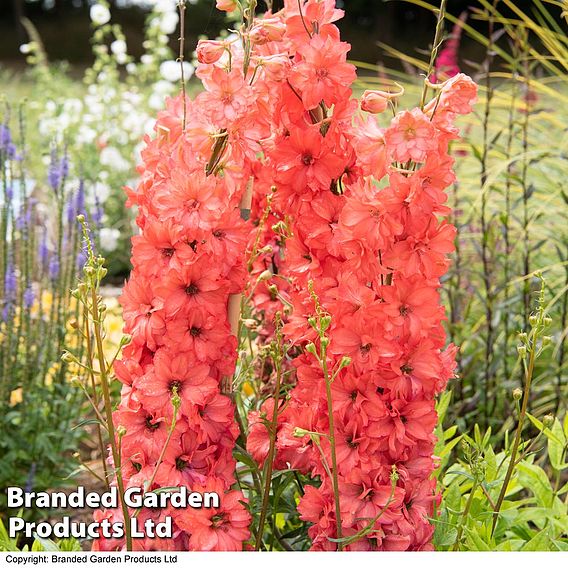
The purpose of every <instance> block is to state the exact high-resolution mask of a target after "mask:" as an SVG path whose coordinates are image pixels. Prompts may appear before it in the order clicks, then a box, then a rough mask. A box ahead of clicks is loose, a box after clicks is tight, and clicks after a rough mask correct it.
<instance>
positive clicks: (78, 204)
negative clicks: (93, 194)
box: [75, 178, 85, 215]
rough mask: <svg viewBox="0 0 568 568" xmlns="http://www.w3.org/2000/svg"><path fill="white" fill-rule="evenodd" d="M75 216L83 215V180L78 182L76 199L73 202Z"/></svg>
mask: <svg viewBox="0 0 568 568" xmlns="http://www.w3.org/2000/svg"><path fill="white" fill-rule="evenodd" d="M75 212H76V215H81V214H83V215H84V214H85V180H84V179H82V178H81V179H80V180H79V189H78V190H77V197H76V201H75Z"/></svg>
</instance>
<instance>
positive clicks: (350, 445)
mask: <svg viewBox="0 0 568 568" xmlns="http://www.w3.org/2000/svg"><path fill="white" fill-rule="evenodd" d="M345 442H346V443H347V445H348V446H349V447H350V448H356V447H357V446H358V445H359V444H358V443H357V442H354V441H353V438H347V440H345Z"/></svg>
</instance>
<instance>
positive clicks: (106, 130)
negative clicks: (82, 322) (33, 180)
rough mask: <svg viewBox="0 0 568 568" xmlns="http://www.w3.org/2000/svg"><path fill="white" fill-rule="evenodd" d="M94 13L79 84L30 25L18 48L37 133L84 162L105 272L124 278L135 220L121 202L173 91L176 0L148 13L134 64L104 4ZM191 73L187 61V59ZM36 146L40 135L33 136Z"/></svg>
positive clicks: (83, 172) (176, 71)
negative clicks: (87, 62)
mask: <svg viewBox="0 0 568 568" xmlns="http://www.w3.org/2000/svg"><path fill="white" fill-rule="evenodd" d="M96 7H98V8H99V10H95V11H94V12H93V10H91V20H92V28H93V35H92V38H91V42H92V46H93V54H94V56H95V60H94V63H93V65H92V66H91V67H89V68H87V69H86V71H85V73H84V77H83V81H82V84H80V85H78V84H76V83H74V82H73V81H72V80H71V73H70V71H69V70H68V69H66V67H65V65H59V66H54V65H49V64H48V62H47V58H46V56H45V54H44V52H43V47H42V44H41V38H40V37H39V35H38V34H37V32H35V31H34V29H33V27H31V24H28V26H27V27H28V28H30V31H29V33H30V35H31V41H30V42H29V43H27V44H24V45H23V46H22V47H21V49H22V51H23V52H24V53H25V54H26V57H27V61H28V64H29V65H30V70H29V76H30V79H31V80H32V81H33V89H32V90H31V92H28V93H26V96H27V97H29V107H30V110H31V112H32V114H31V115H30V120H32V119H33V121H34V122H35V123H37V125H38V129H37V130H38V132H39V133H40V134H41V135H42V136H44V137H50V138H54V139H56V140H57V141H58V142H59V143H60V144H61V145H63V144H66V145H68V146H69V148H70V149H72V150H70V153H71V155H70V158H71V159H76V160H77V162H79V158H80V164H81V177H82V178H83V179H85V180H86V182H87V186H88V189H89V196H88V197H89V199H90V200H91V201H92V202H97V203H100V204H101V205H102V207H103V209H104V216H103V217H102V218H101V219H98V220H97V221H96V224H95V228H97V233H98V236H99V238H100V245H101V247H102V250H103V251H104V252H105V253H106V255H107V257H108V259H109V267H110V274H109V276H117V277H122V276H124V275H126V274H127V273H128V271H129V269H130V265H129V247H130V237H131V236H132V234H133V231H134V227H133V220H132V217H131V216H130V215H129V214H128V213H127V210H126V208H125V206H124V203H125V197H124V192H123V187H124V186H125V185H129V184H130V183H131V181H132V179H133V178H134V177H135V175H136V172H135V165H136V164H137V163H138V161H139V150H140V148H141V144H142V139H143V137H144V135H145V134H148V133H150V132H151V129H152V125H153V120H152V117H153V115H154V114H155V113H156V111H157V110H159V109H160V108H161V107H162V105H163V100H164V97H165V96H168V95H171V94H172V93H173V92H174V91H175V89H176V87H175V85H176V83H177V81H178V80H179V65H178V64H176V62H175V61H174V55H173V53H172V51H171V50H170V48H169V45H168V44H169V36H170V34H172V33H173V32H174V31H175V29H176V25H177V22H178V16H177V14H176V3H175V0H171V1H165V2H159V3H156V4H155V5H154V8H153V10H152V11H151V12H150V13H149V14H148V16H147V19H146V27H145V30H144V49H145V52H144V54H143V55H142V56H141V58H140V60H139V61H135V60H134V58H133V57H132V56H130V55H129V54H128V46H127V43H126V38H125V36H124V34H123V32H122V30H121V28H120V26H119V25H118V24H113V23H112V21H111V20H110V11H109V10H108V3H107V2H106V1H105V0H102V1H100V2H98V3H97V4H96ZM185 65H186V69H185V75H186V78H189V77H190V76H191V73H192V66H191V64H189V63H186V64H185ZM30 144H31V145H32V146H34V147H37V146H38V145H39V144H41V140H40V139H39V138H37V137H34V138H33V139H31V140H30Z"/></svg>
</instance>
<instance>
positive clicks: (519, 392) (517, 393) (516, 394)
mask: <svg viewBox="0 0 568 568" xmlns="http://www.w3.org/2000/svg"><path fill="white" fill-rule="evenodd" d="M521 398H523V389H520V388H518V387H517V388H516V389H513V400H521Z"/></svg>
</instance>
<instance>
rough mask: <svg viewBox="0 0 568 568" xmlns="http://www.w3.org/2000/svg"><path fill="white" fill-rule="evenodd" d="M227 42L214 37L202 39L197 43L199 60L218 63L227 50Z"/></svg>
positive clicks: (200, 61)
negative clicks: (213, 38)
mask: <svg viewBox="0 0 568 568" xmlns="http://www.w3.org/2000/svg"><path fill="white" fill-rule="evenodd" d="M225 49H226V45H225V42H222V41H216V40H212V39H207V40H200V41H199V43H198V44H197V50H196V53H197V61H199V63H206V64H211V63H216V62H217V61H219V59H221V56H222V55H223V53H224V52H225Z"/></svg>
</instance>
